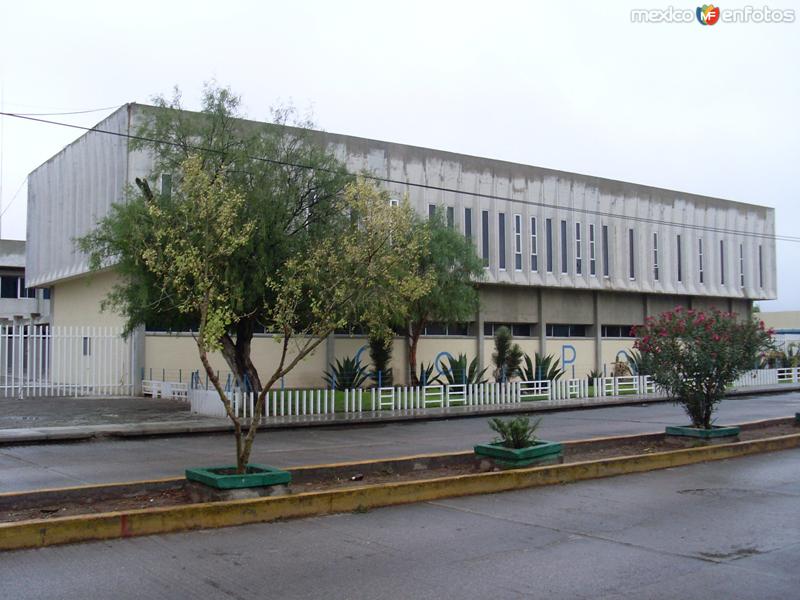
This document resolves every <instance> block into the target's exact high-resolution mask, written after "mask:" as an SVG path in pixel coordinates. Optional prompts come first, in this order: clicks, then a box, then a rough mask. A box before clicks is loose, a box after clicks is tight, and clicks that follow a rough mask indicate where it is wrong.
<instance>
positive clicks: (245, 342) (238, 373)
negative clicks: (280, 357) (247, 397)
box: [222, 319, 261, 394]
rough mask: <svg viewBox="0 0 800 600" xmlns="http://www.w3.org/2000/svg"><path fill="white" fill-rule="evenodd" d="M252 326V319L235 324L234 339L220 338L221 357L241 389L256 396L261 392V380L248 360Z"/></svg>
mask: <svg viewBox="0 0 800 600" xmlns="http://www.w3.org/2000/svg"><path fill="white" fill-rule="evenodd" d="M253 326H254V322H253V320H252V319H242V320H241V321H239V322H238V323H237V324H236V339H235V340H234V339H233V338H232V337H231V336H230V335H227V334H226V335H225V336H224V337H223V338H222V357H223V358H224V359H225V362H226V363H227V364H228V367H230V369H231V372H232V373H233V375H234V377H236V380H237V381H239V382H240V383H241V385H242V387H243V389H245V390H247V391H252V392H255V393H256V394H258V393H260V392H261V378H260V377H259V376H258V370H257V369H256V367H255V365H254V364H253V361H252V360H251V358H250V350H251V347H252V341H253ZM245 382H246V384H245Z"/></svg>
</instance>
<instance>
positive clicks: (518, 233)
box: [514, 215, 522, 271]
mask: <svg viewBox="0 0 800 600" xmlns="http://www.w3.org/2000/svg"><path fill="white" fill-rule="evenodd" d="M514 269H515V270H517V271H522V215H514Z"/></svg>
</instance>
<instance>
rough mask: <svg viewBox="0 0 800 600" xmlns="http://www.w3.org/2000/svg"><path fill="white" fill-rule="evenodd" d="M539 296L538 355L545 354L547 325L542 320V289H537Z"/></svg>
mask: <svg viewBox="0 0 800 600" xmlns="http://www.w3.org/2000/svg"><path fill="white" fill-rule="evenodd" d="M536 291H537V293H538V294H539V354H541V355H542V356H545V355H546V354H547V323H546V322H545V320H544V302H543V296H544V295H543V294H542V288H537V290H536Z"/></svg>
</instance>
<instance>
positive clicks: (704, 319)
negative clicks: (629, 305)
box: [634, 306, 773, 429]
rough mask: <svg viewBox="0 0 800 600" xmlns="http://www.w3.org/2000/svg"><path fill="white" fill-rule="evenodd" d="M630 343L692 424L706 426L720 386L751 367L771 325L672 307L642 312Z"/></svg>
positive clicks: (721, 389) (769, 336) (768, 343)
mask: <svg viewBox="0 0 800 600" xmlns="http://www.w3.org/2000/svg"><path fill="white" fill-rule="evenodd" d="M635 334H636V336H637V337H638V338H639V339H638V340H637V341H636V344H635V346H634V347H635V348H636V349H637V350H638V351H639V352H640V353H641V355H642V360H643V361H644V362H645V363H646V365H647V370H648V373H649V374H650V375H651V377H652V378H653V380H654V381H655V382H656V383H657V384H658V385H659V386H661V388H662V389H664V390H665V391H666V392H667V393H668V394H669V395H670V396H671V397H672V398H674V399H675V401H676V402H678V403H680V404H682V405H683V407H684V409H685V410H686V413H687V414H688V415H689V417H690V418H691V420H692V426H693V427H701V428H704V429H711V416H712V414H713V412H714V409H715V407H716V405H717V404H718V403H719V401H720V400H721V399H722V397H723V395H724V394H725V390H726V388H727V387H728V386H729V385H730V384H731V383H733V382H734V381H735V380H736V378H737V377H739V375H741V374H742V373H743V372H745V371H747V370H749V369H754V368H756V366H757V364H758V361H759V357H760V356H762V355H763V353H764V352H766V351H767V350H769V349H770V348H771V347H772V334H773V331H772V330H767V329H766V328H765V327H764V323H763V322H762V321H755V320H753V319H749V318H741V319H740V318H737V317H736V315H735V314H734V313H725V312H722V311H720V310H717V309H712V310H710V311H708V312H703V311H699V310H691V309H690V310H687V309H685V308H683V307H680V306H679V307H676V308H675V309H674V310H670V311H667V312H665V313H662V314H661V315H660V316H658V317H648V318H647V319H645V323H644V325H640V326H638V327H636V328H635Z"/></svg>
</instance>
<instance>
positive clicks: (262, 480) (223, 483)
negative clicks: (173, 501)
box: [186, 463, 292, 490]
mask: <svg viewBox="0 0 800 600" xmlns="http://www.w3.org/2000/svg"><path fill="white" fill-rule="evenodd" d="M186 479H188V480H189V481H197V482H200V483H204V484H206V485H208V486H210V487H213V488H216V489H218V490H234V489H241V488H251V487H263V486H269V485H281V484H286V483H289V482H290V481H291V480H292V475H291V474H290V473H288V472H287V471H281V470H280V469H274V468H272V467H268V466H266V465H257V464H252V463H251V464H248V465H247V472H246V473H244V474H239V475H237V474H236V466H235V465H234V466H232V465H223V466H221V467H199V468H196V469H186Z"/></svg>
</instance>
